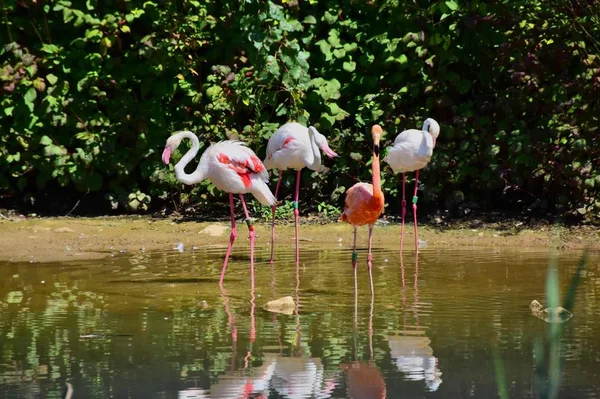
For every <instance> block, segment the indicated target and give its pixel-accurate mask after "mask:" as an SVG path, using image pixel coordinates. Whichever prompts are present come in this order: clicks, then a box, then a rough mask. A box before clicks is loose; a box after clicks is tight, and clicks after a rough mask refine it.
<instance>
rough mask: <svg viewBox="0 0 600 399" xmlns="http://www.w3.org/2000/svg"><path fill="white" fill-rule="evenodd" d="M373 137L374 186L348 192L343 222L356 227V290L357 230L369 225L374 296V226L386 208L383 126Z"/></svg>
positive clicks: (376, 127)
mask: <svg viewBox="0 0 600 399" xmlns="http://www.w3.org/2000/svg"><path fill="white" fill-rule="evenodd" d="M371 133H372V135H373V162H372V163H371V169H372V173H373V184H370V183H356V184H355V185H353V186H352V187H350V188H349V189H348V190H347V191H346V205H345V208H344V212H343V213H342V216H341V218H340V219H341V220H342V221H343V222H348V223H350V224H351V225H352V226H353V227H354V245H353V247H352V267H353V268H354V289H355V290H356V261H357V260H358V254H357V253H356V230H357V229H358V226H364V225H365V224H367V225H369V253H368V255H367V266H368V267H369V281H370V283H371V294H373V276H372V275H371V267H372V262H371V261H372V259H373V256H372V255H371V245H372V239H373V226H375V222H376V221H377V219H379V216H381V213H382V212H383V206H384V198H383V191H381V172H380V168H379V152H380V149H379V140H380V139H381V133H382V130H381V126H379V125H374V126H373V128H372V129H371Z"/></svg>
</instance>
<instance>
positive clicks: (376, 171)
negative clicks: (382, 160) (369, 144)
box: [371, 136, 382, 195]
mask: <svg viewBox="0 0 600 399" xmlns="http://www.w3.org/2000/svg"><path fill="white" fill-rule="evenodd" d="M379 152H380V147H379V137H378V136H376V137H374V138H373V162H372V163H371V170H372V173H373V195H375V194H376V193H381V192H382V191H381V169H380V167H379Z"/></svg>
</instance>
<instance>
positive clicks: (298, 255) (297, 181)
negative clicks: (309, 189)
mask: <svg viewBox="0 0 600 399" xmlns="http://www.w3.org/2000/svg"><path fill="white" fill-rule="evenodd" d="M299 195H300V171H298V172H296V196H295V198H294V225H295V229H296V264H299V263H300V248H299V247H298V217H299V216H300V212H299V211H298V196H299Z"/></svg>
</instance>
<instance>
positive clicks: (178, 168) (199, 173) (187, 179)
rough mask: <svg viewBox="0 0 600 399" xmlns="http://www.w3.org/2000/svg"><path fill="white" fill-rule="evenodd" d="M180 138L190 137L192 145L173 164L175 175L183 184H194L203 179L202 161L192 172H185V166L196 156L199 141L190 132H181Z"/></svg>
mask: <svg viewBox="0 0 600 399" xmlns="http://www.w3.org/2000/svg"><path fill="white" fill-rule="evenodd" d="M181 135H182V138H185V139H190V140H191V142H192V147H191V148H190V149H189V150H188V152H186V153H185V155H184V156H183V157H181V159H180V160H179V162H177V164H176V165H175V177H176V178H177V180H179V181H180V182H182V183H184V184H196V183H199V182H201V181H202V180H204V176H205V170H204V168H203V167H202V162H199V163H198V167H197V168H196V170H195V171H194V172H193V173H186V171H185V167H186V166H187V164H189V163H190V162H191V160H192V159H194V158H195V157H196V155H197V154H198V151H199V150H200V141H199V140H198V137H197V136H196V135H195V134H194V133H192V132H183V133H181Z"/></svg>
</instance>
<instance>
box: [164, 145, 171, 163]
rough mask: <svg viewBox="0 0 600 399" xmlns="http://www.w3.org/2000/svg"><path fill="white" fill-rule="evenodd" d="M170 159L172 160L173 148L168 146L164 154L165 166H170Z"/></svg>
mask: <svg viewBox="0 0 600 399" xmlns="http://www.w3.org/2000/svg"><path fill="white" fill-rule="evenodd" d="M169 159H171V147H170V146H166V147H165V150H164V151H163V153H162V161H163V162H164V163H165V165H168V164H169Z"/></svg>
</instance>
